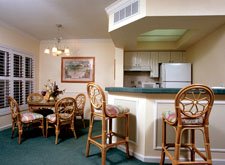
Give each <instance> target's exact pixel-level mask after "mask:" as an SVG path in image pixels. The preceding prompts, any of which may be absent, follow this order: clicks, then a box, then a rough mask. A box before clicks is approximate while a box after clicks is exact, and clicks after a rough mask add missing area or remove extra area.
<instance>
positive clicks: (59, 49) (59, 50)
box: [44, 24, 70, 56]
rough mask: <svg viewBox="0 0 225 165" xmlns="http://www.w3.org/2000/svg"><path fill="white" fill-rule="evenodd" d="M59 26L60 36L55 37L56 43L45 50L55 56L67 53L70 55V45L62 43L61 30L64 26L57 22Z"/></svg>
mask: <svg viewBox="0 0 225 165" xmlns="http://www.w3.org/2000/svg"><path fill="white" fill-rule="evenodd" d="M56 27H57V30H58V31H57V32H58V36H57V37H56V38H55V39H54V40H55V45H54V46H53V47H52V48H49V47H48V48H46V49H45V50H44V53H45V54H52V55H53V56H60V55H66V56H69V55H70V50H69V48H68V47H65V46H64V47H63V46H62V44H61V41H62V37H61V36H60V31H61V29H62V28H63V26H62V25H61V24H56Z"/></svg>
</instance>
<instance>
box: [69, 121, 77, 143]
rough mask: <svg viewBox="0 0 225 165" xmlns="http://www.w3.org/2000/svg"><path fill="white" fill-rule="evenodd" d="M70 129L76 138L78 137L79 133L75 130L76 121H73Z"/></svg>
mask: <svg viewBox="0 0 225 165" xmlns="http://www.w3.org/2000/svg"><path fill="white" fill-rule="evenodd" d="M70 129H71V131H72V132H73V135H74V138H75V139H77V135H76V132H75V126H74V122H71V124H70Z"/></svg>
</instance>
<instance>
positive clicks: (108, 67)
mask: <svg viewBox="0 0 225 165" xmlns="http://www.w3.org/2000/svg"><path fill="white" fill-rule="evenodd" d="M66 43H67V44H66V45H67V46H68V47H69V48H70V49H71V56H70V57H95V82H96V83H98V84H100V85H101V86H102V87H103V88H104V87H106V86H114V76H113V75H114V54H115V48H114V45H113V42H112V41H111V40H107V39H93V40H91V39H83V40H68V41H66ZM48 46H49V42H48V41H42V42H41V44H40V66H39V67H40V70H39V71H40V73H39V74H40V77H39V90H41V89H42V88H43V87H44V84H45V83H46V82H47V80H48V79H51V80H54V81H56V83H57V84H58V85H59V87H60V88H61V89H66V93H68V94H69V93H78V92H86V85H87V83H61V57H60V56H59V57H54V56H52V55H48V54H44V53H43V52H44V49H45V48H46V47H48Z"/></svg>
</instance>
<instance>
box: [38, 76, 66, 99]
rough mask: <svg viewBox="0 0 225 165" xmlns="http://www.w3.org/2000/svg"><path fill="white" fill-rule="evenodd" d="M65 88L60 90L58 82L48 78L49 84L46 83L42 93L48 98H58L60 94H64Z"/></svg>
mask: <svg viewBox="0 0 225 165" xmlns="http://www.w3.org/2000/svg"><path fill="white" fill-rule="evenodd" d="M64 92H65V89H64V90H59V87H58V85H57V84H56V82H55V81H54V82H53V81H51V80H48V82H47V84H45V85H44V90H42V92H41V93H42V95H43V96H45V99H46V100H56V99H57V97H58V96H59V95H60V94H63V93H64Z"/></svg>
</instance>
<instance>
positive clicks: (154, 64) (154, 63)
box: [150, 52, 159, 78]
mask: <svg viewBox="0 0 225 165" xmlns="http://www.w3.org/2000/svg"><path fill="white" fill-rule="evenodd" d="M150 63H151V73H150V77H152V78H156V77H159V53H158V52H151V54H150Z"/></svg>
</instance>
